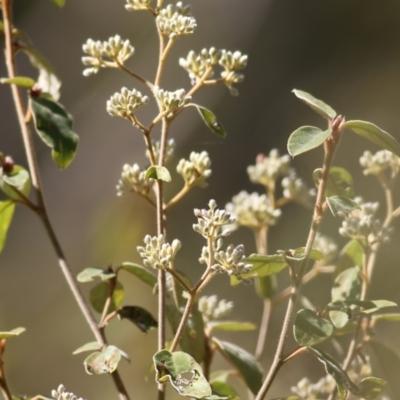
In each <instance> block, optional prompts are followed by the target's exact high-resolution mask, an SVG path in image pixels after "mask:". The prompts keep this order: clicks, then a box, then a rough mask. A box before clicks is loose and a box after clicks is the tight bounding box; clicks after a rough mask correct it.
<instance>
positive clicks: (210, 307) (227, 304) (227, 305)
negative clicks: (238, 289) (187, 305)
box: [199, 295, 233, 323]
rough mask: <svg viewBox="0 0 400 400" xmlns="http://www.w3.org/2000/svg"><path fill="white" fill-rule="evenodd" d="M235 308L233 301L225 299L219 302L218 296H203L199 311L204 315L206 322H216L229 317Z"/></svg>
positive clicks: (200, 300)
mask: <svg viewBox="0 0 400 400" xmlns="http://www.w3.org/2000/svg"><path fill="white" fill-rule="evenodd" d="M232 308H233V303H232V302H231V301H226V300H224V299H222V300H220V301H218V297H217V296H216V295H213V296H202V297H200V299H199V311H200V312H201V314H202V315H203V320H204V322H206V323H207V322H210V321H214V320H216V319H219V318H221V317H224V316H225V315H227V314H228V313H229V312H230V311H231V310H232Z"/></svg>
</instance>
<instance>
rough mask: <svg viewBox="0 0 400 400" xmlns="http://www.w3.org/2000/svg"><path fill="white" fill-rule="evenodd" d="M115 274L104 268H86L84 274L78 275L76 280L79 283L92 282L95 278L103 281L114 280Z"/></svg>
mask: <svg viewBox="0 0 400 400" xmlns="http://www.w3.org/2000/svg"><path fill="white" fill-rule="evenodd" d="M114 277H115V274H114V272H111V271H109V270H107V269H103V268H85V269H84V270H83V271H82V272H80V273H79V274H78V276H77V277H76V279H77V280H78V281H79V282H82V283H84V282H92V281H93V280H94V278H100V279H101V280H102V281H106V280H108V279H111V278H114Z"/></svg>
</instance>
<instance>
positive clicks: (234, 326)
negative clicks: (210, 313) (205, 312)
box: [207, 321, 257, 331]
mask: <svg viewBox="0 0 400 400" xmlns="http://www.w3.org/2000/svg"><path fill="white" fill-rule="evenodd" d="M207 326H208V327H209V328H210V329H214V330H219V331H253V330H254V329H256V328H257V327H256V326H255V325H254V324H252V323H251V322H239V321H211V322H209V323H208V324H207Z"/></svg>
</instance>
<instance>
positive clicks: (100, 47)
mask: <svg viewBox="0 0 400 400" xmlns="http://www.w3.org/2000/svg"><path fill="white" fill-rule="evenodd" d="M82 48H83V51H84V53H86V54H88V56H84V57H82V62H83V65H85V66H88V67H89V68H86V69H85V70H84V71H83V75H85V76H89V75H93V74H96V73H97V72H99V69H100V68H101V67H106V66H107V61H113V62H118V63H119V64H123V63H124V61H126V60H127V59H128V58H129V57H130V56H131V55H132V54H133V53H134V51H135V49H134V48H133V47H132V46H131V44H130V42H129V40H128V39H127V40H122V39H121V37H120V36H119V35H115V36H114V37H111V38H109V39H108V40H107V41H104V42H101V41H99V40H97V41H94V40H92V39H88V40H87V41H86V43H85V44H84V45H83V46H82ZM104 58H106V59H104ZM107 59H108V60H107Z"/></svg>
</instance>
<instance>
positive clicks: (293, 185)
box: [282, 169, 315, 207]
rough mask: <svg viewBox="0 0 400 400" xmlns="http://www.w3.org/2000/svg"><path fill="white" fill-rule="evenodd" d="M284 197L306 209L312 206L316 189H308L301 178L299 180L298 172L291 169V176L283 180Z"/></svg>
mask: <svg viewBox="0 0 400 400" xmlns="http://www.w3.org/2000/svg"><path fill="white" fill-rule="evenodd" d="M282 187H283V196H284V197H286V198H287V199H290V200H293V201H295V202H297V203H300V204H302V205H304V206H306V207H309V206H311V205H312V199H313V198H314V197H315V189H308V188H307V186H306V184H305V183H304V181H303V180H302V179H301V178H298V177H297V175H296V172H295V171H294V170H293V169H290V172H289V175H288V176H286V177H284V178H283V179H282Z"/></svg>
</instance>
